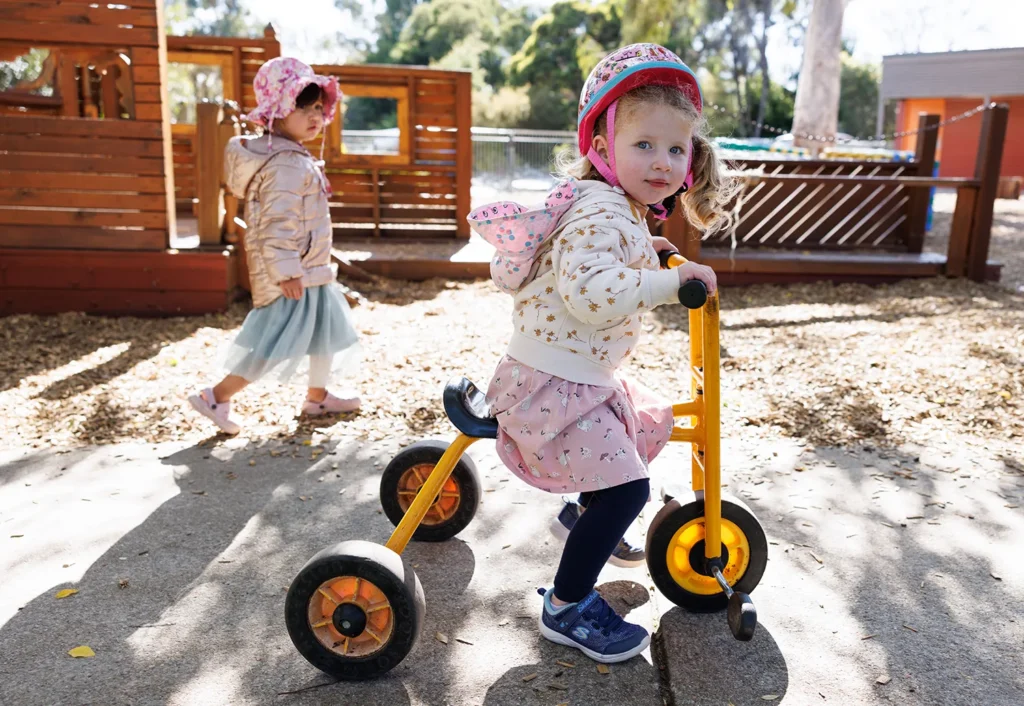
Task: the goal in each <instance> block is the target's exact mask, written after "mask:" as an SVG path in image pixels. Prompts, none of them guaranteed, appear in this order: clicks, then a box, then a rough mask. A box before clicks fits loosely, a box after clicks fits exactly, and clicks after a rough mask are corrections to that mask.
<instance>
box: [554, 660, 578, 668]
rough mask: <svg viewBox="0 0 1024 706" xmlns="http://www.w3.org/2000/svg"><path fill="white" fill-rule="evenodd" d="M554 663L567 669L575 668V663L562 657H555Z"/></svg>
mask: <svg viewBox="0 0 1024 706" xmlns="http://www.w3.org/2000/svg"><path fill="white" fill-rule="evenodd" d="M555 664H558V665H561V666H563V667H568V668H569V669H575V668H576V665H575V664H573V663H572V662H566V661H565V660H563V659H556V660H555Z"/></svg>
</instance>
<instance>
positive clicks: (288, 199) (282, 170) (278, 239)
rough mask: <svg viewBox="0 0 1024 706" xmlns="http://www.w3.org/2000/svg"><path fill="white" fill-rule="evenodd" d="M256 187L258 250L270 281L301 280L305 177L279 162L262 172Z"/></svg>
mask: <svg viewBox="0 0 1024 706" xmlns="http://www.w3.org/2000/svg"><path fill="white" fill-rule="evenodd" d="M264 175H265V176H264V177H263V180H262V182H261V183H260V184H259V192H258V200H259V203H260V219H259V226H258V227H259V233H260V238H259V244H260V245H259V247H260V252H261V254H262V256H263V261H264V263H265V264H266V266H267V272H268V274H269V275H270V279H271V280H272V281H273V282H274V283H275V284H279V283H281V282H283V281H285V280H288V279H294V278H296V277H301V276H302V263H301V252H300V251H301V247H302V244H303V242H304V240H305V239H304V237H303V236H304V233H303V229H304V221H303V213H304V209H303V207H302V198H303V197H302V194H301V191H300V189H299V188H298V185H301V184H302V180H303V179H304V178H305V173H304V172H302V170H300V169H298V168H296V167H295V166H294V165H292V164H289V163H288V162H287V161H286V160H280V161H279V162H278V164H276V165H275V166H274V168H272V169H267V170H266V171H265V172H264Z"/></svg>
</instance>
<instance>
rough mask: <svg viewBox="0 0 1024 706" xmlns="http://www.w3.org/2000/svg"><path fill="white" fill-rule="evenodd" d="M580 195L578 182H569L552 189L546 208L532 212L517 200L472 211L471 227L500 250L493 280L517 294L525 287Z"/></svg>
mask: <svg viewBox="0 0 1024 706" xmlns="http://www.w3.org/2000/svg"><path fill="white" fill-rule="evenodd" d="M577 196H579V189H578V188H577V186H576V181H575V180H574V179H567V180H565V181H563V182H560V183H559V184H557V185H556V186H555V188H554V189H552V190H551V192H550V193H549V194H548V196H547V198H546V199H545V201H544V205H543V206H539V207H537V208H534V209H532V210H531V209H527V208H526V207H525V206H521V205H520V204H518V203H515V202H514V201H498V202H496V203H490V204H487V205H486V206H480V207H479V208H477V209H475V210H473V211H472V212H470V214H469V216H468V217H467V219H468V220H469V225H470V226H471V227H472V228H473V230H475V231H476V232H477V233H479V234H480V236H481V237H482V238H483V239H484V240H486V241H487V242H488V243H490V244H491V245H493V246H494V247H495V249H496V250H497V252H495V254H494V258H493V259H492V260H491V277H492V278H493V279H494V282H495V283H496V284H497V285H498V286H499V287H500V288H501V289H502V290H504V291H506V292H509V293H515V292H516V291H518V290H519V288H520V287H521V286H522V285H523V283H524V282H525V281H526V279H527V278H528V277H529V275H530V270H531V269H532V268H533V262H534V259H535V258H536V256H537V252H538V251H539V250H540V247H541V246H542V245H544V243H546V242H547V241H548V240H550V239H551V234H552V233H554V231H555V228H556V227H557V226H558V221H559V220H560V219H561V218H562V216H563V215H564V214H565V212H566V211H568V210H569V207H570V206H572V204H573V202H574V201H576V198H577Z"/></svg>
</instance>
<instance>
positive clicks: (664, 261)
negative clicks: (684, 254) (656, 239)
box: [658, 250, 679, 270]
mask: <svg viewBox="0 0 1024 706" xmlns="http://www.w3.org/2000/svg"><path fill="white" fill-rule="evenodd" d="M678 254H679V251H678V250H662V251H661V252H659V253H658V262H660V263H661V266H662V268H663V269H666V270H667V269H668V259H669V258H670V257H671V256H672V255H678Z"/></svg>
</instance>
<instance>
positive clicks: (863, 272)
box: [334, 234, 1001, 285]
mask: <svg viewBox="0 0 1024 706" xmlns="http://www.w3.org/2000/svg"><path fill="white" fill-rule="evenodd" d="M334 253H335V256H336V257H337V258H339V259H344V260H346V261H347V262H351V263H352V264H354V265H357V266H358V267H360V268H362V269H363V270H365V271H367V272H370V273H372V274H377V275H381V276H384V277H391V278H394V279H408V280H424V279H430V278H431V277H446V278H449V279H477V278H486V277H489V276H490V261H491V257H492V256H493V254H494V249H493V247H491V246H490V245H488V244H487V243H486V242H485V241H484V240H483V239H481V238H480V237H479V236H477V235H475V234H474V235H473V236H472V237H471V238H470V239H469V240H468V241H465V240H455V239H451V240H444V241H437V242H424V241H422V240H419V241H399V240H390V239H387V240H381V239H375V238H365V239H358V240H357V239H343V240H342V239H336V240H335V242H334ZM700 261H701V262H702V263H703V264H705V265H709V266H711V267H712V268H714V270H715V272H717V273H718V278H719V281H720V282H721V283H722V284H723V285H739V284H755V283H759V282H772V283H789V282H820V281H833V282H851V281H857V282H878V283H880V282H892V281H896V280H900V279H908V278H915V277H936V276H940V275H943V274H945V272H946V257H945V256H944V255H939V254H936V253H887V252H867V253H855V252H829V251H808V252H792V251H785V252H780V251H770V250H734V251H730V250H728V249H724V248H707V247H706V248H702V249H701V257H700ZM794 262H796V263H797V264H798V269H799V271H798V272H794ZM1000 267H1001V265H999V264H998V263H995V262H991V261H990V262H989V263H988V268H987V271H986V279H988V280H990V281H997V280H998V279H999V270H1000Z"/></svg>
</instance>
